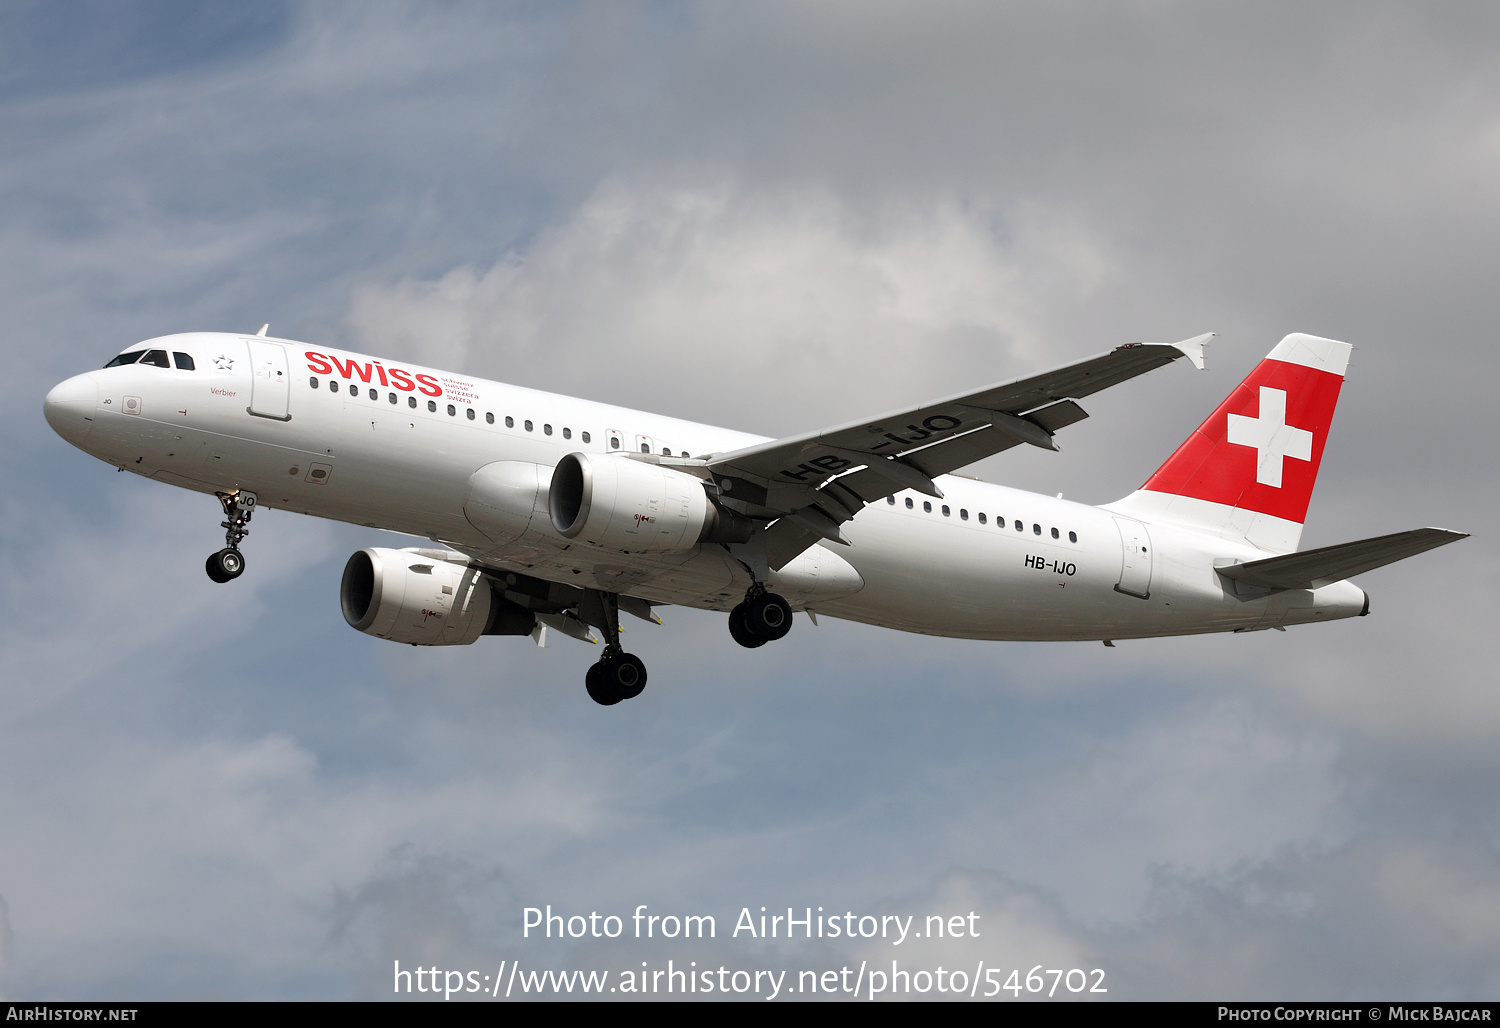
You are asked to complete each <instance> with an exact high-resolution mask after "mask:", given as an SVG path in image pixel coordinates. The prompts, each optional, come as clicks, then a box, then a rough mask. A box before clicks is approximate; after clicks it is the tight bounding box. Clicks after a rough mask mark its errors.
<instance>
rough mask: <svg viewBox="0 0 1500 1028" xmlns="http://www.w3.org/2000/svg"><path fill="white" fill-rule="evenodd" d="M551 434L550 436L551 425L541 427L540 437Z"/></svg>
mask: <svg viewBox="0 0 1500 1028" xmlns="http://www.w3.org/2000/svg"><path fill="white" fill-rule="evenodd" d="M551 434H552V426H551V425H543V426H542V435H551Z"/></svg>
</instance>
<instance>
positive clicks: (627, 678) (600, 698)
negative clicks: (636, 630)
mask: <svg viewBox="0 0 1500 1028" xmlns="http://www.w3.org/2000/svg"><path fill="white" fill-rule="evenodd" d="M593 598H597V600H598V607H599V608H600V609H596V610H591V611H590V613H592V614H594V615H595V617H597V618H598V619H599V620H602V621H603V622H604V623H603V625H601V626H600V627H601V628H603V630H604V639H605V642H604V655H603V656H602V657H600V658H599V660H598V661H597V662H595V663H594V664H593V665H592V666H591V667H590V668H589V670H588V674H587V675H586V676H585V677H584V684H585V685H586V686H587V687H588V691H589V698H590V699H592V700H593V701H594V702H595V703H598V704H600V705H601V706H605V707H608V706H612V705H614V704H616V703H619V702H620V701H621V700H633V699H635V698H636V697H637V696H639V695H640V694H641V690H642V689H644V688H646V665H645V662H644V661H642V660H641V658H640V657H637V656H636V655H635V654H634V653H626V652H625V649H624V647H622V646H621V645H620V598H619V597H618V596H617V595H615V594H614V593H599V592H593V591H592V590H590V591H589V592H588V593H587V594H585V601H586V604H587V605H589V606H592V604H588V603H587V601H588V600H590V599H593ZM591 623H592V622H591Z"/></svg>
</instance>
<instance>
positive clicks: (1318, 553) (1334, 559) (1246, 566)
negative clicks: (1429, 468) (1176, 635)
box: [1214, 528, 1469, 589]
mask: <svg viewBox="0 0 1500 1028" xmlns="http://www.w3.org/2000/svg"><path fill="white" fill-rule="evenodd" d="M1468 537H1469V535H1468V533H1467V532H1450V531H1448V529H1446V528H1414V529H1412V530H1411V531H1410V532H1396V533H1394V534H1392V535H1381V536H1376V537H1375V538H1373V539H1360V540H1357V541H1355V542H1352V543H1339V544H1337V545H1335V546H1320V547H1318V548H1317V549H1315V550H1304V551H1303V552H1301V553H1288V554H1285V555H1284V556H1280V557H1267V558H1266V559H1264V560H1252V561H1250V562H1249V563H1243V564H1242V563H1234V564H1227V565H1225V566H1223V567H1216V568H1215V569H1214V570H1215V571H1217V572H1218V573H1219V574H1221V575H1223V576H1224V577H1225V578H1232V579H1234V580H1235V581H1236V582H1244V583H1245V584H1246V585H1251V586H1257V587H1259V588H1262V589H1317V588H1319V587H1321V586H1325V585H1329V584H1331V583H1333V582H1341V581H1343V580H1344V579H1346V578H1353V577H1354V576H1355V575H1358V574H1363V573H1364V572H1366V571H1372V570H1374V569H1375V568H1379V567H1384V566H1385V565H1387V564H1394V563H1395V562H1396V561H1398V560H1405V559H1406V558H1407V557H1414V556H1416V555H1417V554H1419V553H1423V552H1425V551H1427V550H1431V549H1435V548H1437V547H1439V546H1444V545H1446V544H1448V543H1451V542H1457V541H1458V540H1459V539H1467V538H1468Z"/></svg>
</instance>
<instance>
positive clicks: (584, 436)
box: [583, 432, 589, 442]
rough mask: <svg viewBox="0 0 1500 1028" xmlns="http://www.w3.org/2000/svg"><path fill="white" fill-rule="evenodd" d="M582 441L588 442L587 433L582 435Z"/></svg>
mask: <svg viewBox="0 0 1500 1028" xmlns="http://www.w3.org/2000/svg"><path fill="white" fill-rule="evenodd" d="M583 441H584V442H588V441H589V434H588V433H587V432H585V433H583Z"/></svg>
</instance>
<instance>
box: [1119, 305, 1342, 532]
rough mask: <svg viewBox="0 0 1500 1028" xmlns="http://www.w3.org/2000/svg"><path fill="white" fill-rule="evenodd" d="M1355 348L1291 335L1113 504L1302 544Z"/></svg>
mask: <svg viewBox="0 0 1500 1028" xmlns="http://www.w3.org/2000/svg"><path fill="white" fill-rule="evenodd" d="M1352 349H1353V347H1351V346H1350V345H1349V344H1348V343H1341V342H1338V341H1337V340H1334V339H1321V338H1319V337H1317V336H1310V335H1303V334H1301V333H1294V334H1292V335H1289V336H1287V337H1286V338H1285V339H1283V340H1282V341H1281V342H1280V343H1278V344H1277V345H1276V348H1275V349H1274V350H1272V351H1271V352H1270V354H1269V355H1268V356H1267V357H1266V359H1265V360H1263V361H1261V362H1260V364H1258V365H1257V366H1256V368H1255V370H1254V371H1252V372H1250V374H1249V375H1248V376H1247V377H1246V378H1245V380H1244V381H1243V382H1241V383H1240V384H1239V387H1238V388H1237V389H1235V391H1234V392H1232V393H1230V394H1229V399H1227V400H1225V401H1224V402H1223V403H1221V404H1219V407H1218V409H1217V410H1215V411H1214V412H1213V413H1212V414H1210V415H1209V416H1208V420H1206V421H1205V422H1203V424H1201V425H1199V426H1198V429H1197V431H1195V432H1194V433H1193V434H1192V435H1191V436H1189V437H1188V439H1187V441H1186V442H1184V443H1183V444H1182V445H1181V446H1179V447H1178V448H1177V452H1176V453H1174V454H1172V456H1170V457H1168V458H1167V461H1166V463H1165V464H1163V465H1162V466H1161V467H1160V468H1158V469H1157V470H1156V473H1155V474H1154V475H1152V476H1151V477H1150V478H1149V479H1147V480H1146V484H1145V485H1143V486H1141V488H1140V489H1138V490H1136V491H1135V492H1134V493H1132V494H1130V495H1129V496H1127V497H1126V498H1125V499H1123V500H1121V501H1119V502H1118V503H1114V504H1110V505H1109V506H1110V509H1113V510H1118V511H1120V512H1121V513H1128V514H1129V515H1130V516H1131V517H1136V518H1140V519H1141V520H1143V521H1148V522H1150V521H1169V522H1176V523H1178V524H1183V525H1186V526H1189V527H1192V528H1196V529H1198V530H1200V531H1205V532H1210V533H1212V534H1215V535H1222V536H1226V537H1229V538H1236V539H1245V540H1248V541H1249V542H1250V543H1252V544H1253V545H1255V546H1258V547H1260V548H1261V549H1264V550H1269V551H1272V552H1276V553H1288V552H1290V551H1292V550H1295V549H1296V548H1297V541H1298V540H1299V539H1300V538H1301V536H1302V523H1303V521H1304V520H1305V519H1306V517H1307V507H1308V504H1309V503H1310V502H1311V501H1312V491H1313V483H1314V482H1316V481H1317V477H1318V466H1319V464H1320V463H1321V462H1322V459H1323V446H1324V444H1325V443H1326V442H1327V441H1328V428H1329V426H1330V425H1331V424H1332V423H1333V410H1334V407H1335V406H1336V405H1337V404H1338V399H1339V389H1340V388H1341V387H1342V386H1343V384H1344V371H1345V369H1346V368H1347V367H1348V365H1349V354H1350V351H1351V350H1352Z"/></svg>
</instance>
